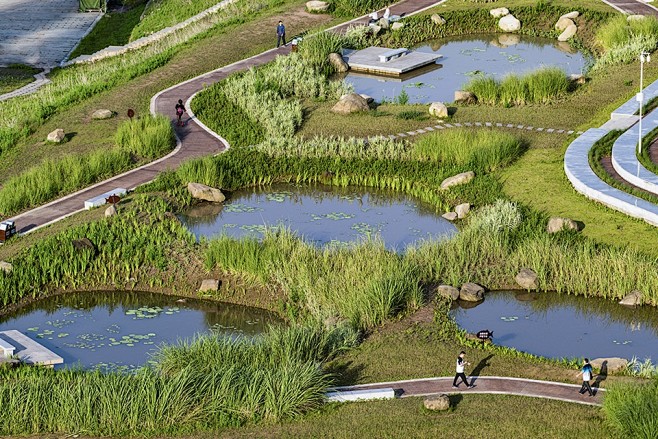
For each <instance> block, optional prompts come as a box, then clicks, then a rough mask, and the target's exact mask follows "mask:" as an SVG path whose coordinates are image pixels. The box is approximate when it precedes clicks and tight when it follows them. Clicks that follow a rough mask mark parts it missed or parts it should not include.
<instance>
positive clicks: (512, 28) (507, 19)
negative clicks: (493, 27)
mask: <svg viewBox="0 0 658 439" xmlns="http://www.w3.org/2000/svg"><path fill="white" fill-rule="evenodd" d="M498 27H499V28H501V29H502V30H503V31H504V32H516V31H517V30H519V29H521V22H520V21H519V20H518V18H516V17H515V16H513V15H512V14H509V15H505V16H504V17H502V18H501V19H500V20H499V21H498Z"/></svg>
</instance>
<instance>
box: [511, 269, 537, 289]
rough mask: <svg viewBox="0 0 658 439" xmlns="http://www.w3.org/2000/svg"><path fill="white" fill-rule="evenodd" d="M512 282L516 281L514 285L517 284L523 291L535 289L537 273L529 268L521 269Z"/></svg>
mask: <svg viewBox="0 0 658 439" xmlns="http://www.w3.org/2000/svg"><path fill="white" fill-rule="evenodd" d="M514 280H516V283H517V284H519V286H520V287H521V288H523V289H524V290H536V289H537V273H535V272H534V271H532V270H531V269H529V268H522V269H521V271H519V274H517V275H516V277H515V278H514Z"/></svg>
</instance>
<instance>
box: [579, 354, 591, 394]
mask: <svg viewBox="0 0 658 439" xmlns="http://www.w3.org/2000/svg"><path fill="white" fill-rule="evenodd" d="M580 375H582V376H583V385H582V387H581V388H580V391H579V392H578V393H580V394H581V395H584V394H585V392H589V396H594V392H592V387H591V386H590V385H589V380H591V379H592V365H591V364H589V359H587V358H585V363H584V364H583V367H582V368H581V369H580V372H579V373H578V376H580Z"/></svg>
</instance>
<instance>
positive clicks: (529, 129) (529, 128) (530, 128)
mask: <svg viewBox="0 0 658 439" xmlns="http://www.w3.org/2000/svg"><path fill="white" fill-rule="evenodd" d="M525 129H526V130H528V131H532V130H534V128H533V127H525Z"/></svg>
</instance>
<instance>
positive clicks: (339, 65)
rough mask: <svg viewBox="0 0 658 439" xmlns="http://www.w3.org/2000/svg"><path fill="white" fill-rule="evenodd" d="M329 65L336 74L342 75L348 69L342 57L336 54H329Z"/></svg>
mask: <svg viewBox="0 0 658 439" xmlns="http://www.w3.org/2000/svg"><path fill="white" fill-rule="evenodd" d="M329 64H331V65H332V66H333V67H334V69H336V71H337V72H338V73H344V72H346V71H348V70H349V69H350V66H349V65H347V63H346V62H345V60H344V59H343V57H342V56H340V54H338V53H335V52H334V53H330V54H329Z"/></svg>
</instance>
